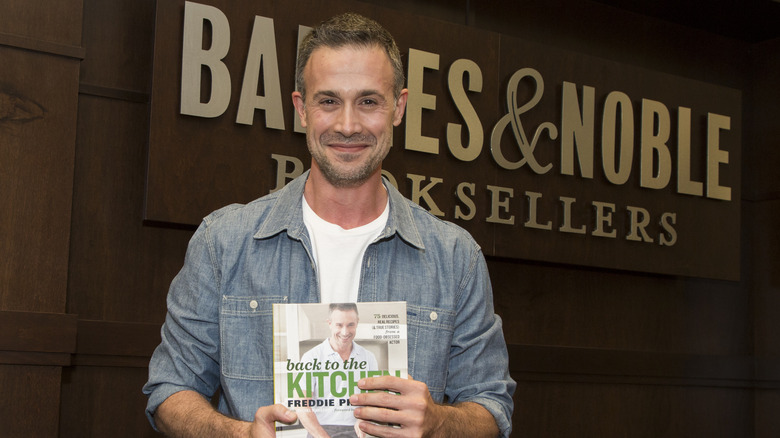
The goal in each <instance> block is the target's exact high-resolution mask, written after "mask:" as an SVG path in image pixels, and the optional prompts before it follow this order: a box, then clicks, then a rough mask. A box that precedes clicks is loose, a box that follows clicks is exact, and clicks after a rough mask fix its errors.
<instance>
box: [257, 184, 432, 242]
mask: <svg viewBox="0 0 780 438" xmlns="http://www.w3.org/2000/svg"><path fill="white" fill-rule="evenodd" d="M308 177H309V171H308V170H307V171H306V172H304V173H303V174H302V175H301V176H299V177H298V178H295V179H294V180H292V181H291V182H290V183H289V184H287V185H286V186H285V187H284V188H282V189H281V190H279V191H276V192H274V193H272V194H270V195H268V196H269V198H268V200H269V201H271V202H273V205H272V206H271V209H270V211H269V213H268V217H267V218H266V220H264V221H263V222H262V224H261V225H260V228H259V229H258V230H257V232H256V233H255V235H254V238H255V239H267V238H269V237H272V236H275V235H277V234H279V233H281V232H282V231H287V234H288V235H289V236H290V237H292V238H293V239H296V240H301V239H302V238H303V236H304V235H306V233H307V231H306V226H305V225H304V223H303V208H302V204H301V199H302V197H303V189H304V187H305V186H306V179H307V178H308ZM382 183H383V184H384V185H385V187H386V188H387V194H388V197H389V199H390V217H389V218H388V219H387V225H386V226H385V229H384V230H383V231H382V233H381V234H380V235H379V238H378V239H380V240H381V239H385V238H389V237H392V235H393V234H396V233H397V234H398V235H399V236H400V237H401V239H403V240H404V241H405V242H406V243H408V244H409V245H412V246H414V247H416V248H418V249H425V246H424V245H423V241H422V237H420V232H419V230H418V229H417V225H416V224H415V222H414V217H413V215H412V206H411V205H410V201H408V200H407V199H406V198H404V196H403V195H402V194H401V193H400V192H399V191H398V190H397V189H396V188H395V187H394V186H393V185H392V184H390V183H389V182H388V181H387V179H385V178H384V177H383V178H382Z"/></svg>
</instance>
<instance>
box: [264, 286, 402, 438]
mask: <svg viewBox="0 0 780 438" xmlns="http://www.w3.org/2000/svg"><path fill="white" fill-rule="evenodd" d="M273 313H274V315H273V336H274V348H273V355H274V403H280V404H282V405H284V406H286V407H288V408H289V409H291V410H294V411H296V413H297V414H298V418H299V421H298V422H296V423H295V424H293V425H285V424H282V423H277V427H276V436H277V437H286V438H296V437H300V438H305V437H306V436H307V432H308V430H307V428H308V429H311V430H315V429H316V428H317V427H318V426H321V427H323V428H324V429H325V430H326V431H328V433H329V434H334V435H335V434H336V432H335V431H338V434H339V436H356V437H358V438H360V437H359V435H358V432H357V431H356V430H357V429H356V428H355V422H356V419H355V417H354V415H353V412H352V411H353V410H354V409H355V408H354V406H352V405H351V404H350V403H349V397H350V396H351V395H353V394H355V393H357V392H359V391H360V389H358V387H357V383H358V381H359V380H360V379H362V378H365V377H374V376H380V375H393V376H397V377H401V378H406V377H407V373H408V367H409V365H408V359H407V330H406V303H405V302H400V301H394V302H362V303H333V304H329V303H300V304H274V307H273ZM350 428H351V429H350ZM353 433H354V435H352V434H353ZM341 434H345V435H341Z"/></svg>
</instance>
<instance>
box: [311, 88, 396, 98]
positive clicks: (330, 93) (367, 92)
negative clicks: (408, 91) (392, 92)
mask: <svg viewBox="0 0 780 438" xmlns="http://www.w3.org/2000/svg"><path fill="white" fill-rule="evenodd" d="M366 96H382V93H381V92H380V91H379V90H372V89H368V90H362V91H360V92H359V93H358V97H366ZM320 97H336V98H341V95H340V93H338V92H336V91H331V90H322V91H318V92H316V93H314V94H313V95H312V99H317V98H320Z"/></svg>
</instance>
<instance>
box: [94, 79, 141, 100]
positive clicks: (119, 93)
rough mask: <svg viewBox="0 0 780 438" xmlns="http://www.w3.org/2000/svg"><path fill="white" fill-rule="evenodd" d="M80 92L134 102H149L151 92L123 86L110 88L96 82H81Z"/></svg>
mask: <svg viewBox="0 0 780 438" xmlns="http://www.w3.org/2000/svg"><path fill="white" fill-rule="evenodd" d="M79 94H84V95H87V96H98V97H105V98H108V99H117V100H124V101H128V102H134V103H149V94H148V93H141V92H138V91H132V90H125V89H121V88H110V87H104V86H101V85H94V84H85V83H83V82H82V83H80V84H79Z"/></svg>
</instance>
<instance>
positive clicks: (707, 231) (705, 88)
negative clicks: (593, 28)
mask: <svg viewBox="0 0 780 438" xmlns="http://www.w3.org/2000/svg"><path fill="white" fill-rule="evenodd" d="M344 11H355V12H358V13H362V14H364V15H367V16H369V17H372V18H375V19H377V20H378V21H380V22H381V23H382V24H383V25H385V26H386V27H387V28H388V30H390V32H391V33H393V35H394V36H395V37H396V40H397V42H398V44H399V46H400V48H401V52H402V55H403V57H404V62H405V65H406V73H407V83H408V89H409V102H408V106H407V111H406V116H405V120H404V123H403V124H402V125H401V126H400V127H399V128H397V129H396V132H395V138H394V140H395V141H394V147H393V149H392V150H391V152H390V155H389V156H388V158H387V159H386V161H385V164H384V170H385V172H384V173H385V175H386V176H387V177H388V178H389V179H390V181H391V182H392V183H393V184H394V185H396V186H397V187H398V188H399V190H400V191H401V192H402V193H404V194H405V195H406V196H407V197H409V198H410V199H412V200H413V201H415V202H417V203H418V204H420V205H421V206H423V207H425V208H426V209H428V210H429V211H430V212H431V213H432V214H434V215H436V216H439V217H441V218H444V219H447V220H450V221H453V222H456V223H457V224H459V225H461V226H463V227H464V228H466V229H467V230H469V232H471V233H472V235H474V237H475V238H476V239H477V241H478V242H479V243H480V245H481V246H482V248H483V250H484V252H485V254H487V255H494V256H498V257H508V258H520V259H526V260H538V261H546V262H555V263H570V264H578V265H585V266H594V267H602V268H610V269H624V270H633V271H643V272H655V273H663V274H671V275H689V276H701V277H709V278H718V279H729V280H736V279H738V278H739V221H740V203H739V196H740V139H741V95H740V92H739V91H737V90H733V89H729V88H724V87H721V86H715V85H712V84H707V83H703V82H700V81H696V80H692V79H688V78H682V77H678V76H672V75H669V74H665V73H661V72H655V71H649V70H646V69H640V68H636V67H633V66H629V65H625V64H620V63H617V62H613V61H610V60H606V59H602V58H596V57H591V56H586V55H583V54H579V53H573V52H567V51H563V50H560V49H556V48H552V47H547V46H544V45H541V44H538V43H532V42H529V41H525V40H519V39H516V38H512V37H507V36H505V35H500V34H497V33H493V32H487V31H483V30H479V29H475V28H471V27H466V26H460V25H456V24H452V23H446V22H441V21H437V20H432V19H429V18H423V17H418V16H414V15H409V14H403V13H400V12H397V11H392V10H387V9H383V8H380V7H378V6H374V5H370V4H365V3H358V2H348V1H325V2H315V1H302V0H296V1H263V2H252V1H247V0H243V1H227V0H223V1H217V0H214V1H208V2H206V3H194V2H185V1H183V0H159V1H158V2H157V24H156V36H155V57H154V78H153V87H152V104H151V106H152V108H151V121H150V123H151V129H150V143H149V168H148V182H147V197H146V198H147V199H146V212H145V218H146V219H147V220H150V221H156V222H168V223H178V224H197V223H199V222H200V219H201V218H202V217H203V216H205V215H206V214H208V213H209V212H210V211H212V210H214V209H216V208H219V207H221V206H223V205H225V204H228V203H233V202H241V203H245V202H248V201H250V200H252V199H254V198H257V197H259V196H262V195H264V194H267V193H269V192H271V191H273V190H276V189H279V188H281V187H282V186H283V185H284V184H285V183H287V182H289V180H290V179H291V178H293V177H295V176H296V175H299V174H300V173H301V172H302V171H303V170H304V169H305V168H306V167H308V165H309V162H310V158H309V154H308V151H307V149H306V145H305V137H304V135H302V129H301V128H300V125H299V121H297V120H296V118H295V112H294V109H293V107H292V103H291V99H290V93H291V92H292V91H293V89H294V80H293V77H294V66H295V57H296V47H297V43H298V41H299V38H301V37H302V36H303V35H304V34H305V33H306V32H307V31H308V29H309V28H308V27H307V26H313V25H315V24H316V23H318V22H320V21H322V20H323V19H325V18H327V17H330V16H332V15H334V14H336V13H339V12H344Z"/></svg>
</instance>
